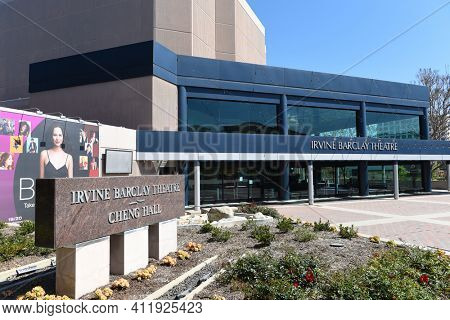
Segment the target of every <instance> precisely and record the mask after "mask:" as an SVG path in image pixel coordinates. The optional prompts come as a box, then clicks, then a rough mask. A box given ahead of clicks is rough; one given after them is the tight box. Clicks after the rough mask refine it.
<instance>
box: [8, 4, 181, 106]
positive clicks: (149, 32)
mask: <svg viewBox="0 0 450 320" xmlns="http://www.w3.org/2000/svg"><path fill="white" fill-rule="evenodd" d="M180 2H181V1H180ZM7 5H9V6H12V7H13V8H14V9H11V8H9V7H8V6H7ZM7 5H4V4H0V100H6V99H12V98H18V97H27V96H29V94H28V67H29V64H30V63H34V62H39V61H44V60H49V59H55V58H60V57H64V56H70V55H74V54H77V53H80V52H81V53H85V52H89V51H95V50H100V49H105V48H112V47H117V46H121V45H126V44H131V43H136V42H142V41H148V40H152V39H153V0H127V1H120V0H102V1H92V0H76V1H75V0H70V1H62V0H61V1H56V0H33V1H30V0H13V1H10V2H8V3H7ZM183 14H185V13H183Z"/></svg>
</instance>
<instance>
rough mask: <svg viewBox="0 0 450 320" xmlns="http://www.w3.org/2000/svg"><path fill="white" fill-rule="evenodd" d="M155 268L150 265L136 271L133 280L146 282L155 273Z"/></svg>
mask: <svg viewBox="0 0 450 320" xmlns="http://www.w3.org/2000/svg"><path fill="white" fill-rule="evenodd" d="M156 270H157V267H155V266H154V265H150V266H149V267H147V268H145V269H140V270H138V271H136V274H135V276H134V279H135V280H137V281H142V280H147V279H150V278H151V277H152V276H153V275H154V274H155V272H156Z"/></svg>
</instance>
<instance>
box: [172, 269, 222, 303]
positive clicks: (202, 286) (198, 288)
mask: <svg viewBox="0 0 450 320" xmlns="http://www.w3.org/2000/svg"><path fill="white" fill-rule="evenodd" d="M224 272H225V269H222V270H220V271H219V272H217V273H216V274H215V275H213V276H212V277H211V278H209V279H208V280H206V281H205V282H203V283H202V284H201V285H199V286H198V287H197V288H195V289H194V290H192V291H191V292H190V293H189V294H188V295H187V296H185V297H184V298H182V299H181V300H194V297H195V296H196V295H197V294H199V293H200V292H202V291H203V290H204V289H205V288H206V287H207V286H209V285H210V284H211V283H213V282H214V281H215V280H216V279H217V277H218V276H220V275H221V274H222V273H224Z"/></svg>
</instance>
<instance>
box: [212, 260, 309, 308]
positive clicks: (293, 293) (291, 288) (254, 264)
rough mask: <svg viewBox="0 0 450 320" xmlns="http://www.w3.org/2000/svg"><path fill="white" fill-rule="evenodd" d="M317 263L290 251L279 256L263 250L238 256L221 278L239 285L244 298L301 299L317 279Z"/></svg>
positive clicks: (225, 281)
mask: <svg viewBox="0 0 450 320" xmlns="http://www.w3.org/2000/svg"><path fill="white" fill-rule="evenodd" d="M316 265H317V262H316V261H315V260H314V259H312V258H310V257H306V256H301V255H298V254H295V253H292V252H290V253H287V254H286V255H285V256H284V257H282V258H281V259H276V258H274V257H273V256H272V255H270V254H269V253H267V252H266V253H263V254H254V255H248V256H245V257H243V258H240V259H239V260H238V261H236V263H235V264H233V265H231V266H229V267H227V268H226V270H225V273H224V275H223V276H222V277H221V278H220V281H221V282H223V283H229V284H234V287H239V290H241V291H242V292H243V293H244V294H245V296H246V298H247V299H257V300H263V299H265V300H267V299H272V300H273V299H276V300H291V299H304V298H305V297H307V295H306V292H307V291H306V290H309V289H310V288H312V286H313V285H315V283H316V281H317V279H316V276H317V274H318V269H317V267H316ZM236 284H238V285H236Z"/></svg>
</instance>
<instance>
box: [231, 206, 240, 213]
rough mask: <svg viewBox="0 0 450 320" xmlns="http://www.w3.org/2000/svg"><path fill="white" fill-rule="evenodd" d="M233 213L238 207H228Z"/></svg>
mask: <svg viewBox="0 0 450 320" xmlns="http://www.w3.org/2000/svg"><path fill="white" fill-rule="evenodd" d="M229 208H230V209H231V210H233V212H234V213H236V212H238V211H239V207H229Z"/></svg>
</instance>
